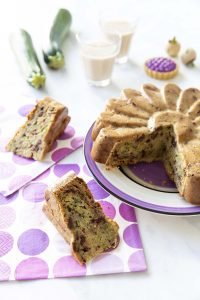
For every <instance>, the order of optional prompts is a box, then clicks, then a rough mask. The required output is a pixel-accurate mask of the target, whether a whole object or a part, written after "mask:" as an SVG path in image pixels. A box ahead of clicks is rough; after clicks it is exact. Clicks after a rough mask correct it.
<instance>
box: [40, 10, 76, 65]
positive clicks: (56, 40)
mask: <svg viewBox="0 0 200 300" xmlns="http://www.w3.org/2000/svg"><path fill="white" fill-rule="evenodd" d="M71 23H72V16H71V13H70V12H69V11H68V10H67V9H64V8H62V9H60V10H59V11H58V13H57V15H56V17H55V19H54V22H53V25H52V27H51V30H50V35H49V42H50V47H49V49H48V50H47V51H43V56H44V61H45V63H46V64H47V65H48V67H49V68H52V69H60V68H62V67H63V66H64V64H65V58H64V54H63V52H62V49H61V47H62V44H63V42H64V40H65V38H66V36H67V34H68V33H69V31H70V27H71Z"/></svg>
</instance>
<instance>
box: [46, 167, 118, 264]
mask: <svg viewBox="0 0 200 300" xmlns="http://www.w3.org/2000/svg"><path fill="white" fill-rule="evenodd" d="M45 198H46V202H45V204H44V206H43V211H44V213H45V214H46V216H47V217H48V218H49V220H50V221H51V222H52V223H53V224H54V226H55V227H56V228H57V230H58V231H59V232H60V234H61V235H62V236H63V238H64V239H65V241H66V242H68V243H69V244H70V246H71V249H72V253H73V255H74V257H75V258H76V260H77V261H78V262H79V263H80V264H83V263H86V262H88V261H89V260H91V259H92V258H94V257H95V256H97V255H98V254H100V253H102V252H104V251H106V250H108V249H110V248H115V247H116V245H117V240H118V225H117V223H116V222H114V221H112V220H111V219H110V218H108V217H106V216H105V215H104V213H103V210H102V207H101V205H100V204H99V203H98V202H95V200H94V199H93V196H92V194H91V192H90V190H89V189H88V187H87V184H86V183H85V182H84V180H83V179H81V178H80V177H77V176H76V174H75V173H73V172H70V173H68V174H67V175H66V176H64V177H63V178H62V179H61V180H60V181H59V182H58V183H56V184H55V185H54V186H53V187H49V188H48V189H47V190H46V192H45Z"/></svg>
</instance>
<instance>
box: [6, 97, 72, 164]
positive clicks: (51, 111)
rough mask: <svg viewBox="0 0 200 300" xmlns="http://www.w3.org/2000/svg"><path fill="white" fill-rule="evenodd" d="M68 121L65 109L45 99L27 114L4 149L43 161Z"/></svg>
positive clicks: (51, 100) (49, 99)
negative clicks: (23, 122)
mask: <svg viewBox="0 0 200 300" xmlns="http://www.w3.org/2000/svg"><path fill="white" fill-rule="evenodd" d="M69 121H70V117H69V116H68V109H67V107H65V106H64V105H63V104H61V103H59V102H57V101H55V100H53V99H51V98H49V97H45V98H44V99H42V100H40V101H39V102H38V103H37V104H36V106H35V107H34V109H33V110H32V111H31V112H30V113H29V114H28V116H27V120H26V122H25V124H24V125H22V126H21V127H20V128H19V129H18V130H17V132H16V133H15V135H14V137H13V138H12V139H11V140H10V142H9V143H8V145H7V146H6V149H7V150H8V151H11V152H13V153H15V154H17V155H20V156H23V157H27V158H33V159H35V160H43V158H44V156H45V154H46V153H47V152H49V151H50V150H51V148H52V145H53V143H54V141H55V140H56V139H57V138H58V137H59V135H61V134H62V133H63V131H64V129H65V127H66V126H67V124H68V123H69Z"/></svg>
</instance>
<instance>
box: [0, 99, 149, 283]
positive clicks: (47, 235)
mask: <svg viewBox="0 0 200 300" xmlns="http://www.w3.org/2000/svg"><path fill="white" fill-rule="evenodd" d="M5 103H6V102H5ZM19 103H20V105H18V107H17V108H16V112H15V113H14V112H13V114H12V115H10V114H9V111H8V110H7V108H6V106H5V105H4V107H2V106H0V114H2V115H3V116H4V118H5V120H7V123H6V124H8V121H9V122H10V126H9V128H8V126H7V125H5V124H4V123H3V122H2V123H1V124H0V281H5V280H33V279H47V278H59V277H77V276H89V275H97V274H113V273H122V272H138V271H144V270H146V261H145V256H144V250H143V247H142V242H141V238H140V233H139V228H138V224H137V218H136V215H135V210H134V209H133V208H132V207H130V206H128V205H126V204H125V203H122V202H120V201H119V200H118V199H116V198H114V197H113V196H110V195H109V193H108V192H107V191H105V190H104V189H103V188H102V187H101V186H100V185H99V184H98V183H97V182H96V181H95V180H94V179H93V177H92V175H91V173H90V171H89V170H88V168H87V166H86V164H85V161H84V157H83V152H82V151H79V152H77V151H75V150H76V149H77V148H79V147H81V146H82V144H83V137H81V136H80V134H79V130H78V128H76V129H75V128H74V127H73V124H71V123H70V124H69V125H68V127H67V128H66V129H65V131H64V132H63V134H62V135H61V136H60V137H59V138H58V139H57V141H56V142H55V143H54V145H53V147H52V150H51V151H50V152H49V153H48V154H47V155H46V157H45V160H44V161H43V162H38V161H34V160H33V159H27V158H23V157H20V156H17V155H14V154H12V153H9V152H7V151H6V148H5V146H6V144H7V142H8V140H9V139H10V137H11V136H12V135H13V129H15V128H16V129H17V128H18V127H19V124H22V123H23V122H24V121H25V118H26V116H27V114H28V113H29V112H30V111H31V110H32V109H33V107H34V105H35V101H33V100H32V99H30V98H29V99H27V98H26V99H22V100H20V101H19ZM9 118H10V119H9ZM4 126H6V127H4ZM11 129H12V132H11ZM71 171H73V172H75V173H76V174H77V175H78V176H80V177H83V178H84V179H85V181H86V182H87V183H88V187H89V188H90V190H91V192H92V194H93V196H94V198H95V199H96V201H98V202H99V203H100V205H101V207H102V210H103V211H104V213H105V215H107V217H109V218H110V219H112V220H114V221H116V222H117V223H118V225H119V228H120V230H119V238H118V246H117V247H116V248H115V249H108V250H107V252H105V253H103V254H102V255H99V256H98V257H96V258H94V259H93V260H92V261H91V262H89V263H88V264H86V265H80V264H79V263H78V262H77V261H76V259H75V258H74V257H73V256H72V253H71V250H70V246H69V245H68V244H67V243H66V242H65V240H64V239H63V238H62V236H61V235H60V234H59V232H58V231H57V230H56V228H55V227H54V226H53V224H52V223H51V222H50V221H49V220H48V219H47V217H46V216H45V214H44V213H43V211H42V207H43V203H44V201H45V190H46V189H47V186H49V185H51V184H52V183H53V182H55V181H56V180H59V179H60V178H61V177H62V176H65V175H66V174H67V173H68V172H71Z"/></svg>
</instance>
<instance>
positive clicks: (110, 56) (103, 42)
mask: <svg viewBox="0 0 200 300" xmlns="http://www.w3.org/2000/svg"><path fill="white" fill-rule="evenodd" d="M79 41H80V46H81V48H80V54H81V58H82V61H83V66H84V71H85V74H86V77H87V79H88V82H89V83H90V84H91V85H95V86H107V85H108V84H109V83H110V81H111V76H112V71H113V66H114V62H115V58H116V55H117V53H118V51H119V37H117V38H116V37H115V38H113V39H108V38H106V37H105V38H100V39H89V40H82V41H81V38H80V39H79Z"/></svg>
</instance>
